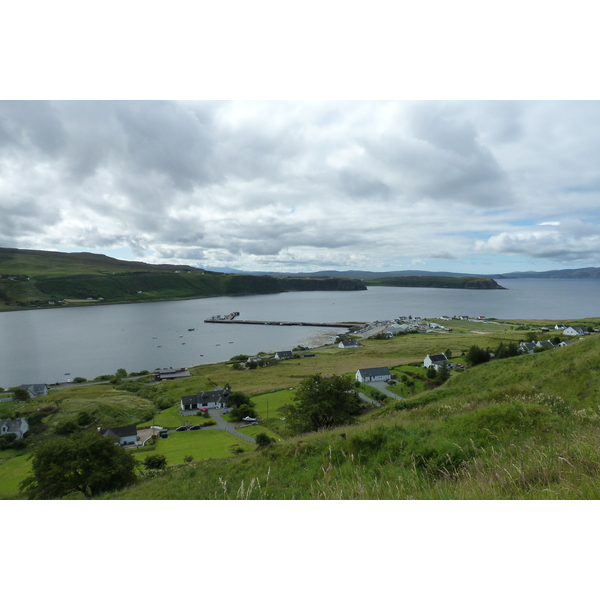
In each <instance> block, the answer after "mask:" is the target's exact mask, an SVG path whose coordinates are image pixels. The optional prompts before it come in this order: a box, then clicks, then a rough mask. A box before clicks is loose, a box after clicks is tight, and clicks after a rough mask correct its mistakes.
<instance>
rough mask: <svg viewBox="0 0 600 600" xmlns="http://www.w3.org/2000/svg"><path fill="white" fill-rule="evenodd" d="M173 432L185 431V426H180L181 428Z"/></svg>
mask: <svg viewBox="0 0 600 600" xmlns="http://www.w3.org/2000/svg"><path fill="white" fill-rule="evenodd" d="M175 431H187V427H186V426H185V425H182V426H181V427H178V428H177V429H176V430H175Z"/></svg>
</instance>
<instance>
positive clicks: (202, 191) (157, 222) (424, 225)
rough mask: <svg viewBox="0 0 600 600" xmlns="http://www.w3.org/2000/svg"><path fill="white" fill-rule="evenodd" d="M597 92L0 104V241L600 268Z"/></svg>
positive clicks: (320, 259) (309, 258)
mask: <svg viewBox="0 0 600 600" xmlns="http://www.w3.org/2000/svg"><path fill="white" fill-rule="evenodd" d="M599 156H600V102H598V101H438V100H436V101H365V100H363V101H306V100H305V101H289V100H288V101H214V100H207V101H154V100H149V101H88V100H86V101H41V100H35V101H16V100H12V101H2V102H0V211H1V214H2V219H1V220H0V246H3V247H17V248H31V249H40V250H59V251H82V250H85V251H91V252H97V253H103V254H107V255H110V256H114V257H117V258H125V259H135V260H142V261H145V262H150V263H160V262H171V263H179V264H190V265H194V266H200V267H231V268H236V269H242V270H270V271H306V270H321V269H338V270H348V269H364V270H372V271H388V270H398V269H426V270H433V271H437V270H447V271H457V272H469V273H494V272H508V271H516V270H523V271H525V270H548V269H554V268H577V267H584V266H600V172H599V170H598V157H599Z"/></svg>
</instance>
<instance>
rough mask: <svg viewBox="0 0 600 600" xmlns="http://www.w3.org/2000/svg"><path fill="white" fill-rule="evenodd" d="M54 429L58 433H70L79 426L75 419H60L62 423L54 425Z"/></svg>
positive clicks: (77, 429)
mask: <svg viewBox="0 0 600 600" xmlns="http://www.w3.org/2000/svg"><path fill="white" fill-rule="evenodd" d="M55 431H56V433H58V435H70V434H71V433H75V432H76V431H79V426H78V425H77V423H75V421H62V423H59V424H58V425H57V426H56V429H55Z"/></svg>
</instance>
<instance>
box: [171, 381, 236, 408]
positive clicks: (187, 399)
mask: <svg viewBox="0 0 600 600" xmlns="http://www.w3.org/2000/svg"><path fill="white" fill-rule="evenodd" d="M230 393H231V391H230V390H224V389H223V388H222V387H220V386H217V387H216V388H215V389H214V390H212V392H198V393H196V394H191V395H189V396H182V397H181V410H190V411H197V410H202V409H203V408H223V407H224V406H225V404H226V401H227V396H229V394H230Z"/></svg>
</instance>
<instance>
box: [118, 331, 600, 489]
mask: <svg viewBox="0 0 600 600" xmlns="http://www.w3.org/2000/svg"><path fill="white" fill-rule="evenodd" d="M599 367H600V338H598V337H590V338H587V339H585V340H583V341H580V342H577V343H575V344H573V345H571V346H570V347H567V348H561V349H556V350H553V351H550V352H544V353H540V354H534V355H527V356H522V357H515V358H511V359H505V360H498V361H492V362H490V363H486V364H484V365H480V366H477V367H474V368H471V369H468V370H467V371H466V372H465V373H457V374H455V375H453V376H452V378H451V379H450V380H449V381H448V382H447V383H446V384H445V385H443V386H441V387H439V388H437V389H436V390H434V391H431V392H426V393H424V394H421V395H419V396H418V397H416V398H415V399H414V400H412V401H410V402H408V403H401V402H399V403H396V404H392V405H390V406H388V407H386V408H383V409H381V410H379V411H375V412H373V413H371V414H369V415H367V416H366V417H365V418H364V420H363V422H362V423H360V424H358V425H355V426H352V427H344V428H340V429H338V430H334V431H329V432H323V433H314V434H309V435H305V436H302V437H296V438H290V439H287V440H284V441H283V442H281V443H277V444H275V445H274V446H272V447H270V448H269V449H266V450H262V451H260V452H252V453H249V454H248V453H246V454H244V456H243V457H236V458H231V459H228V460H226V461H210V462H203V463H196V464H194V463H192V464H191V465H182V466H180V467H175V468H172V469H171V470H169V471H168V472H167V473H166V474H165V475H163V476H162V477H158V478H156V479H152V480H150V481H144V482H142V483H139V484H138V485H136V486H133V487H131V488H128V489H125V490H122V491H121V492H118V493H114V494H111V495H108V496H107V497H108V498H119V499H134V498H135V499H141V498H153V499H161V498H172V499H183V498H186V499H201V498H240V499H242V498H252V499H275V498H277V499H291V498H296V499H381V498H386V499H405V498H419V499H452V498H464V499H482V498H489V499H501V498H502V499H511V498H520V499H533V498H536V499H541V498H544V499H555V498H562V499H576V498H585V499H598V498H600V444H599V442H600V431H599V429H598V426H599V425H600V413H599V405H600V392H599V391H598V390H599V389H600V388H599V386H598V384H599V383H600V381H599V380H600V368H599Z"/></svg>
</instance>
